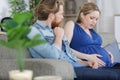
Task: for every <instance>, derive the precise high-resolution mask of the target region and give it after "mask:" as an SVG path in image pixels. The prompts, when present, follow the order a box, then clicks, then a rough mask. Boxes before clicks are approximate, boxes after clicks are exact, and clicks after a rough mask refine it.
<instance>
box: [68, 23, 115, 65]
mask: <svg viewBox="0 0 120 80" xmlns="http://www.w3.org/2000/svg"><path fill="white" fill-rule="evenodd" d="M90 33H91V36H92V37H91V36H89V35H88V34H87V33H86V32H85V31H84V30H83V29H82V28H81V26H79V25H78V24H77V23H75V26H74V31H73V38H72V40H71V43H70V47H71V48H73V49H75V50H77V51H79V52H82V53H85V54H100V55H102V57H100V59H101V60H102V61H104V62H105V63H106V66H107V67H111V66H113V64H111V60H110V56H109V54H108V53H107V51H106V50H105V49H104V48H102V47H101V44H102V39H101V37H100V36H99V35H98V34H97V33H96V32H95V31H94V30H93V29H90Z"/></svg>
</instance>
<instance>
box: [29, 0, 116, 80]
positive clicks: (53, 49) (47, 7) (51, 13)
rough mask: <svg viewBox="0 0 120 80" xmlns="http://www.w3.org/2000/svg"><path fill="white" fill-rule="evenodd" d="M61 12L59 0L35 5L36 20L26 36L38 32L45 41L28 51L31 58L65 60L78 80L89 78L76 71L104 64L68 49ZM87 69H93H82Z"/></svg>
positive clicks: (95, 58) (61, 5) (50, 0)
mask: <svg viewBox="0 0 120 80" xmlns="http://www.w3.org/2000/svg"><path fill="white" fill-rule="evenodd" d="M63 13H64V11H63V2H62V1H61V0H42V2H41V3H39V4H38V5H37V7H36V9H35V17H36V19H37V21H36V22H35V23H34V24H33V25H32V26H31V32H30V33H29V35H28V37H29V38H30V39H31V38H33V37H34V36H35V35H36V34H40V35H41V38H40V39H43V40H46V41H47V43H45V44H41V45H38V46H35V47H33V48H29V51H30V53H31V55H32V57H33V58H54V59H60V60H66V61H68V62H69V63H71V64H72V65H73V67H74V68H75V72H76V75H77V77H78V80H79V79H82V80H90V77H89V79H88V78H86V76H89V75H86V73H87V72H85V74H84V75H85V76H84V79H83V77H82V76H83V74H82V75H81V74H80V75H79V74H77V72H78V71H79V72H80V71H83V70H82V68H81V67H82V66H90V67H93V68H94V64H95V63H100V64H101V65H104V62H102V61H101V60H100V59H99V58H97V57H96V56H93V55H84V54H81V59H78V58H77V57H76V56H75V54H78V52H77V51H72V50H71V49H70V47H69V43H68V40H67V39H66V37H65V36H64V30H63V29H62V28H61V27H59V24H60V23H61V22H62V20H63V18H64V17H63ZM73 52H74V53H75V54H74V53H73ZM87 70H89V71H90V72H92V71H93V69H92V68H88V69H84V71H87ZM99 72H101V71H94V74H97V73H99ZM106 72H107V71H106ZM90 74H91V73H90ZM111 75H113V74H111ZM111 75H110V76H111ZM93 76H95V75H91V79H93ZM104 76H108V75H104ZM113 77H114V79H111V78H107V79H108V80H116V79H115V78H116V75H115V76H114V75H113ZM97 79H101V76H99V77H98V78H95V80H97ZM102 80H103V79H102Z"/></svg>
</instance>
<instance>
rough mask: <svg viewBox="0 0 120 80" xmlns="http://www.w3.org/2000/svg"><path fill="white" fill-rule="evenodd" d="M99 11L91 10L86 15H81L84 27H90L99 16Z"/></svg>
mask: <svg viewBox="0 0 120 80" xmlns="http://www.w3.org/2000/svg"><path fill="white" fill-rule="evenodd" d="M99 15H100V13H99V12H98V11H93V12H91V13H89V14H87V15H83V17H82V24H83V25H84V27H85V28H88V29H92V28H93V27H94V26H95V25H96V22H97V20H98V18H99Z"/></svg>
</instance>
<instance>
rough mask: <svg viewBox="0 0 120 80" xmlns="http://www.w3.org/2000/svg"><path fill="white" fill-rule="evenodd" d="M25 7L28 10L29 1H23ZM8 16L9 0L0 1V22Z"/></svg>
mask: <svg viewBox="0 0 120 80" xmlns="http://www.w3.org/2000/svg"><path fill="white" fill-rule="evenodd" d="M25 2H26V4H27V7H26V9H27V10H29V0H25ZM7 16H10V5H9V0H0V21H1V19H2V18H3V17H7Z"/></svg>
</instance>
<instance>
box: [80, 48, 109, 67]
mask: <svg viewBox="0 0 120 80" xmlns="http://www.w3.org/2000/svg"><path fill="white" fill-rule="evenodd" d="M80 52H83V53H86V54H99V55H101V56H102V57H100V59H101V60H102V61H104V62H105V63H106V66H108V67H109V66H110V65H111V61H110V56H109V54H108V53H107V51H106V50H105V49H103V48H101V47H99V48H97V47H94V48H92V47H90V48H86V49H85V48H84V49H82V48H81V51H80Z"/></svg>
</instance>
